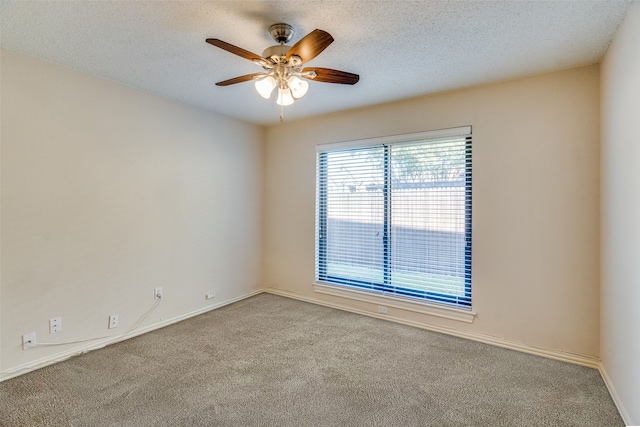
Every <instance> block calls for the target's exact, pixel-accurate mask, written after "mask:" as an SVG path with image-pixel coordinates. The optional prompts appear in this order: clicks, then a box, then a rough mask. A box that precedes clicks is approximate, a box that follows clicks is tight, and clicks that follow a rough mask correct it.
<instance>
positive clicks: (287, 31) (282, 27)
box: [269, 22, 293, 43]
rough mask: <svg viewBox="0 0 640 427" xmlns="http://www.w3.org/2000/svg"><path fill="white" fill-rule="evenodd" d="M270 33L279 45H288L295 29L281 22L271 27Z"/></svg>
mask: <svg viewBox="0 0 640 427" xmlns="http://www.w3.org/2000/svg"><path fill="white" fill-rule="evenodd" d="M269 33H270V34H271V37H273V39H274V40H275V41H277V42H278V43H288V42H289V40H291V38H292V37H293V27H292V26H291V25H289V24H285V23H282V22H280V23H278V24H273V25H272V26H270V27H269Z"/></svg>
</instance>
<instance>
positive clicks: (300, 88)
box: [287, 76, 309, 99]
mask: <svg viewBox="0 0 640 427" xmlns="http://www.w3.org/2000/svg"><path fill="white" fill-rule="evenodd" d="M287 83H288V84H289V88H290V89H291V95H293V98H294V99H299V98H302V97H303V96H304V95H305V94H306V93H307V91H308V90H309V83H308V82H306V81H304V80H302V79H300V78H298V77H296V76H291V77H289V79H288V80H287Z"/></svg>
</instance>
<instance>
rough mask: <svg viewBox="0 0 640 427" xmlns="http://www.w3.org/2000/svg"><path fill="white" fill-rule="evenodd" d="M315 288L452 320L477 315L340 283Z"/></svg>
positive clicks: (321, 292)
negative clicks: (340, 284)
mask: <svg viewBox="0 0 640 427" xmlns="http://www.w3.org/2000/svg"><path fill="white" fill-rule="evenodd" d="M313 290H314V291H315V292H318V293H320V294H326V295H332V296H337V297H341V298H348V299H352V300H355V301H361V302H367V303H370V304H378V305H383V306H385V307H392V308H397V309H400V310H406V311H413V312H415V313H421V314H429V315H431V316H438V317H444V318H446V319H450V320H457V321H460V322H466V323H473V319H474V318H475V316H476V313H474V312H473V311H471V310H465V309H462V308H457V307H449V306H447V305H444V304H437V303H432V302H427V301H416V300H413V299H410V298H403V297H398V296H393V295H382V294H379V293H374V292H369V291H366V290H360V289H353V288H348V287H343V286H339V285H331V284H328V283H320V282H315V283H314V284H313Z"/></svg>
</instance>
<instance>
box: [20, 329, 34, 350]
mask: <svg viewBox="0 0 640 427" xmlns="http://www.w3.org/2000/svg"><path fill="white" fill-rule="evenodd" d="M35 346H36V333H35V332H29V333H28V334H24V335H23V336H22V349H23V350H29V349H30V348H33V347H35Z"/></svg>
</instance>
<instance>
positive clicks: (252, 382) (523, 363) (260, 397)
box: [0, 294, 624, 427]
mask: <svg viewBox="0 0 640 427" xmlns="http://www.w3.org/2000/svg"><path fill="white" fill-rule="evenodd" d="M0 425H3V426H26V425H29V426H31V425H34V426H35V425H51V426H66V425H74V426H76V425H77V426H438V427H441V426H536V427H540V426H606V427H611V426H623V425H624V423H623V422H622V419H621V418H620V416H619V414H618V412H617V410H616V408H615V405H614V403H613V401H612V400H611V397H610V396H609V394H608V392H607V389H606V387H605V385H604V383H603V381H602V379H601V378H600V375H599V373H598V372H597V371H596V370H594V369H589V368H584V367H580V366H575V365H571V364H568V363H563V362H558V361H554V360H549V359H545V358H541V357H537V356H531V355H527V354H523V353H519V352H515V351H510V350H505V349H501V348H497V347H493V346H490V345H486V344H481V343H476V342H472V341H467V340H463V339H459V338H455V337H450V336H446V335H442V334H437V333H433V332H428V331H424V330H420V329H416V328H412V327H408V326H404V325H399V324H394V323H390V322H386V321H383V320H378V319H374V318H369V317H365V316H360V315H357V314H352V313H347V312H343V311H339V310H334V309H331V308H327V307H322V306H317V305H313V304H308V303H304V302H300V301H296V300H292V299H288V298H283V297H279V296H275V295H270V294H260V295H258V296H255V297H253V298H249V299H246V300H243V301H240V302H238V303H235V304H232V305H229V306H227V307H224V308H221V309H218V310H215V311H212V312H209V313H207V314H203V315H201V316H198V317H195V318H193V319H189V320H186V321H183V322H181V323H178V324H175V325H173V326H169V327H166V328H163V329H161V330H158V331H154V332H151V333H148V334H145V335H142V336H140V337H137V338H134V339H130V340H128V341H125V342H122V343H119V344H114V345H112V346H109V347H107V348H104V349H102V350H97V351H94V352H91V353H88V354H85V355H82V356H78V357H75V358H73V359H70V360H68V361H66V362H62V363H59V364H56V365H53V366H49V367H47V368H43V369H40V370H38V371H35V372H32V373H29V374H26V375H23V376H21V377H18V378H14V379H12V380H8V381H5V382H3V383H0Z"/></svg>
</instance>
